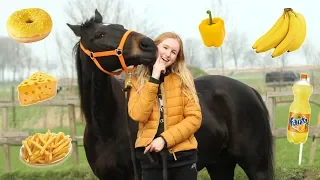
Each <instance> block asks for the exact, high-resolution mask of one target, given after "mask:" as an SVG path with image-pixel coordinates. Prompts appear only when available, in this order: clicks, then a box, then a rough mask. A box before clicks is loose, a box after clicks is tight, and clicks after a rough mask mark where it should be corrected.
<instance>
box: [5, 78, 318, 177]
mask: <svg viewBox="0 0 320 180" xmlns="http://www.w3.org/2000/svg"><path fill="white" fill-rule="evenodd" d="M197 73H199V74H203V73H202V72H197ZM319 75H320V74H319ZM230 77H232V78H235V79H238V80H240V81H242V82H244V83H246V84H249V85H250V86H253V87H264V86H265V84H264V80H263V78H264V76H263V75H261V74H260V75H252V73H250V74H245V73H243V74H241V75H239V74H238V75H237V76H230ZM288 89H290V88H288ZM258 90H259V89H258ZM260 90H261V89H260ZM0 91H1V90H0ZM260 92H261V91H260ZM261 93H262V94H263V93H264V92H263V91H262V92H261ZM9 94H10V93H8V92H6V93H1V92H0V100H1V97H4V96H5V97H8V95H9ZM311 107H312V115H311V125H315V124H316V123H317V115H318V112H320V108H319V107H317V106H316V105H312V106H311ZM288 110H289V104H282V105H278V106H277V107H276V127H286V125H287V116H288ZM9 112H10V113H9V118H10V119H11V118H12V111H11V110H9ZM16 112H17V115H16V119H17V122H20V123H17V124H18V126H17V128H18V129H19V130H27V131H30V134H33V133H35V132H45V131H47V129H42V128H38V129H36V128H34V127H33V126H29V127H25V126H22V125H21V124H23V123H21V122H23V121H24V120H26V119H28V121H29V122H31V124H32V123H36V122H37V121H38V119H39V118H41V117H43V116H44V115H45V113H46V112H45V111H44V109H43V108H40V107H37V106H34V107H32V106H30V107H28V108H23V107H17V108H16ZM0 115H1V112H0ZM51 121H52V120H51ZM0 122H1V121H0ZM10 127H12V123H11V124H10ZM50 130H51V131H52V132H59V131H62V132H65V133H66V134H68V133H69V129H68V127H62V128H53V129H50ZM77 135H83V124H81V123H78V124H77ZM311 141H312V140H311V138H309V139H308V141H307V142H306V143H305V144H304V149H303V159H302V167H303V168H312V167H311V166H310V165H308V161H309V151H310V145H311ZM276 144H277V146H276V167H277V168H278V169H279V168H280V170H281V172H282V171H283V172H287V171H290V173H291V174H292V176H296V175H297V174H299V173H301V172H300V171H299V172H298V171H297V172H296V170H299V169H301V168H302V167H299V166H298V153H299V146H297V145H293V144H290V143H289V142H288V141H287V139H286V138H278V139H277V141H276ZM19 148H20V147H19V146H11V147H10V150H11V151H10V152H11V166H12V170H13V171H14V172H21V173H23V172H28V173H30V172H40V171H41V172H47V173H51V170H52V169H46V168H42V169H34V168H30V167H28V166H26V165H24V164H23V163H22V162H21V161H20V160H19V159H18V152H19ZM78 148H79V160H80V166H79V167H77V168H80V169H81V170H80V171H82V169H83V170H84V169H85V170H87V171H88V170H89V169H88V164H87V161H86V158H85V153H84V150H83V146H81V143H80V145H79V147H78ZM319 148H320V144H319V145H317V152H316V158H315V162H314V166H313V168H320V153H319V150H318V149H319ZM3 161H4V158H3V149H2V148H0V175H1V174H2V173H3V172H4V169H3V168H4V167H3V164H4V162H3ZM70 168H74V167H73V165H72V162H71V158H69V159H68V160H67V161H66V162H65V163H63V164H62V165H59V166H56V167H54V170H55V171H63V170H68V169H70ZM53 174H54V173H53ZM237 174H238V177H244V176H243V172H242V170H240V169H239V168H237ZM297 176H298V175H297ZM199 177H202V178H201V179H203V180H204V179H207V176H206V172H205V171H202V172H201V173H200V174H199ZM318 177H320V176H318ZM287 178H288V177H287ZM89 179H90V178H89ZM199 179H200V178H199Z"/></svg>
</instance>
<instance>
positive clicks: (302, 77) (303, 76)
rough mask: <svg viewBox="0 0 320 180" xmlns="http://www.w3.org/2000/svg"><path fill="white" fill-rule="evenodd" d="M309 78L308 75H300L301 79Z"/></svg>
mask: <svg viewBox="0 0 320 180" xmlns="http://www.w3.org/2000/svg"><path fill="white" fill-rule="evenodd" d="M307 78H308V74H307V73H301V74H300V79H307Z"/></svg>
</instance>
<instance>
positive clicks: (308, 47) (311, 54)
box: [300, 40, 316, 64]
mask: <svg viewBox="0 0 320 180" xmlns="http://www.w3.org/2000/svg"><path fill="white" fill-rule="evenodd" d="M300 48H301V52H302V54H303V56H304V58H305V60H306V64H312V63H313V62H314V61H315V58H316V50H315V46H314V45H313V44H312V43H311V41H310V40H307V41H306V42H305V43H304V44H303V45H302V46H301V47H300Z"/></svg>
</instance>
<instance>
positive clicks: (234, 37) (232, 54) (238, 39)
mask: <svg viewBox="0 0 320 180" xmlns="http://www.w3.org/2000/svg"><path fill="white" fill-rule="evenodd" d="M247 42H248V39H247V37H246V36H245V35H244V33H240V32H238V31H232V32H229V34H228V36H227V38H226V40H225V44H226V48H227V50H226V53H227V54H226V55H227V58H230V59H233V61H234V65H235V67H236V69H237V68H238V66H239V61H240V60H241V56H243V54H244V53H245V51H246V49H247V48H246V47H247V44H248V43H247Z"/></svg>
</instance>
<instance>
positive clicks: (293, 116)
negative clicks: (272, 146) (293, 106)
mask: <svg viewBox="0 0 320 180" xmlns="http://www.w3.org/2000/svg"><path fill="white" fill-rule="evenodd" d="M309 121H310V114H303V113H294V112H289V122H288V130H289V131H291V132H296V133H306V132H308V131H309Z"/></svg>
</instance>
